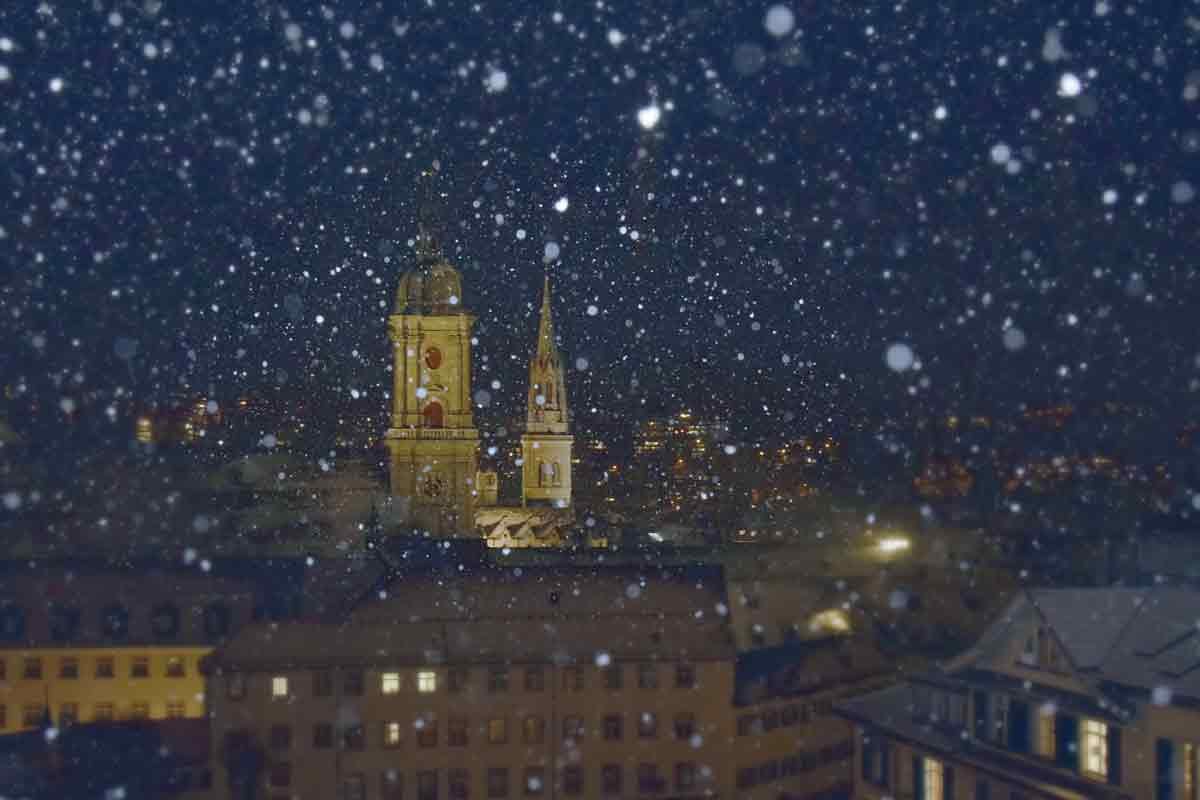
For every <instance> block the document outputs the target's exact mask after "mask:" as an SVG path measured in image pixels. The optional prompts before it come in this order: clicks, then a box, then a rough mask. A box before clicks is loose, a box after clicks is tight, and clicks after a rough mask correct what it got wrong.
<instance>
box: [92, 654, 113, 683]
mask: <svg viewBox="0 0 1200 800" xmlns="http://www.w3.org/2000/svg"><path fill="white" fill-rule="evenodd" d="M116 675H117V668H116V664H115V663H114V662H113V659H112V657H111V656H101V657H100V658H97V659H96V677H97V678H115V677H116Z"/></svg>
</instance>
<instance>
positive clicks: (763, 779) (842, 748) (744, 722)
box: [730, 693, 854, 800]
mask: <svg viewBox="0 0 1200 800" xmlns="http://www.w3.org/2000/svg"><path fill="white" fill-rule="evenodd" d="M833 699H834V694H833V693H822V694H819V695H814V696H810V697H796V698H780V699H776V700H771V701H768V702H763V703H757V704H754V705H752V706H747V707H743V708H739V709H737V719H736V721H735V726H736V727H735V737H736V738H735V739H734V740H733V742H732V743H731V745H732V746H731V747H730V751H731V754H732V758H733V760H734V762H735V763H734V768H735V772H734V789H735V793H734V794H733V795H731V796H734V797H738V798H747V799H748V800H755V799H756V798H761V799H762V800H777V798H779V797H780V796H781V793H782V795H783V796H787V797H804V798H808V797H820V796H829V797H832V796H836V794H837V793H839V792H840V793H843V794H842V796H845V794H847V793H848V792H849V789H850V786H851V784H852V782H853V780H852V776H851V773H850V769H851V764H852V760H853V757H854V742H853V738H852V734H853V727H852V726H851V725H850V723H848V722H846V721H845V720H843V719H841V718H840V717H837V716H834V715H833V712H832V703H833Z"/></svg>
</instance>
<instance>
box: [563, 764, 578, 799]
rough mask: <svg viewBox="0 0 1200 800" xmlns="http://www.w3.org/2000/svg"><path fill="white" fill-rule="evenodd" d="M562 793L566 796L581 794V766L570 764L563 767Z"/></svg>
mask: <svg viewBox="0 0 1200 800" xmlns="http://www.w3.org/2000/svg"><path fill="white" fill-rule="evenodd" d="M563 794H565V795H568V796H575V795H580V794H583V767H581V766H579V765H578V764H571V765H570V766H568V767H566V768H564V769H563Z"/></svg>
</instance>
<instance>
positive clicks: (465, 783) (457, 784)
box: [447, 769, 471, 800]
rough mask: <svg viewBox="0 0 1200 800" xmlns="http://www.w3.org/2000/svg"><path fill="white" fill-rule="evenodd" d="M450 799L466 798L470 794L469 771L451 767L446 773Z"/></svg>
mask: <svg viewBox="0 0 1200 800" xmlns="http://www.w3.org/2000/svg"><path fill="white" fill-rule="evenodd" d="M447 783H448V784H449V789H450V800H468V799H469V798H470V796H471V773H469V772H467V771H466V770H465V769H452V770H450V772H449V774H448V775H447Z"/></svg>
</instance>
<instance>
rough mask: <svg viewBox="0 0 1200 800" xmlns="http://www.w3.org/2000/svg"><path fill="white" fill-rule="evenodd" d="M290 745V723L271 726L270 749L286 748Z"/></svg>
mask: <svg viewBox="0 0 1200 800" xmlns="http://www.w3.org/2000/svg"><path fill="white" fill-rule="evenodd" d="M291 746H292V727H291V726H290V725H272V726H271V749H272V750H287V749H288V748H289V747H291Z"/></svg>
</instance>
